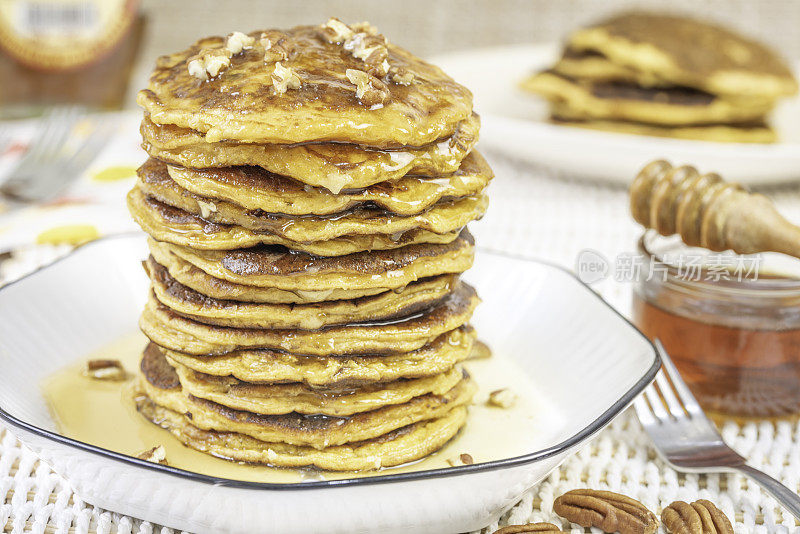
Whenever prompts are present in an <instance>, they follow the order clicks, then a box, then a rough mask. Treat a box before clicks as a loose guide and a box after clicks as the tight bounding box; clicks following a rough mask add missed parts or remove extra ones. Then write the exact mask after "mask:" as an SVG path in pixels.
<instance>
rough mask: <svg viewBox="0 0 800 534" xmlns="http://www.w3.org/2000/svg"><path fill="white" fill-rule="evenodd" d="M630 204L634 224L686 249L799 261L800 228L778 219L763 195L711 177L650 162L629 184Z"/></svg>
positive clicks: (689, 168)
mask: <svg viewBox="0 0 800 534" xmlns="http://www.w3.org/2000/svg"><path fill="white" fill-rule="evenodd" d="M630 203H631V204H630V206H631V213H632V214H633V218H634V219H636V222H638V223H639V224H641V225H642V226H644V227H646V228H652V229H654V230H656V231H657V232H658V233H660V234H662V235H672V234H679V235H680V236H681V238H682V239H683V242H684V243H686V244H687V245H689V246H695V247H703V248H707V249H709V250H713V251H716V252H720V251H723V250H729V249H730V250H733V251H734V252H737V253H739V254H755V253H758V252H781V253H783V254H788V255H789V256H794V257H796V258H800V227H798V226H795V225H794V224H792V223H790V222H789V221H787V220H786V219H785V218H783V216H782V215H781V214H780V213H778V211H777V210H776V209H775V205H774V204H773V203H772V201H771V200H769V199H768V198H767V197H765V196H764V195H759V194H755V193H751V192H750V191H748V190H747V189H746V188H744V187H743V186H741V185H739V184H732V183H728V182H725V181H724V180H723V179H722V178H721V177H720V176H719V175H718V174H715V173H708V174H700V173H699V172H697V169H695V168H694V167H691V166H688V165H684V166H681V167H673V166H672V165H670V164H669V163H668V162H666V161H663V160H658V161H654V162H652V163H650V164H648V165H647V166H646V167H645V168H644V169H642V170H641V171H640V172H639V174H638V175H637V176H636V178H635V179H634V181H633V184H631V187H630Z"/></svg>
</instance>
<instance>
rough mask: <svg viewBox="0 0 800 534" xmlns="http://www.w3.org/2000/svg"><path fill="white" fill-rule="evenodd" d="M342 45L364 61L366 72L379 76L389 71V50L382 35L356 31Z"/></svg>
mask: <svg viewBox="0 0 800 534" xmlns="http://www.w3.org/2000/svg"><path fill="white" fill-rule="evenodd" d="M342 47H343V48H344V49H345V50H347V51H349V52H350V53H351V54H353V57H355V58H356V59H360V60H361V61H363V62H364V65H365V66H366V70H367V72H369V73H370V74H372V75H373V76H376V77H378V78H381V77H383V76H386V75H387V74H388V73H389V61H388V60H389V50H388V49H387V48H386V41H385V39H384V37H383V36H382V35H369V34H366V33H363V32H362V33H356V34H353V36H352V37H351V38H349V39H347V40H345V42H344V45H342Z"/></svg>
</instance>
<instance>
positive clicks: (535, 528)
mask: <svg viewBox="0 0 800 534" xmlns="http://www.w3.org/2000/svg"><path fill="white" fill-rule="evenodd" d="M529 532H540V533H542V532H543V533H544V534H558V533H563V532H564V531H563V530H561V529H560V528H558V527H557V526H555V525H554V524H553V523H528V524H527V525H508V526H507V527H503V528H501V529H499V530H495V531H494V534H528V533H529Z"/></svg>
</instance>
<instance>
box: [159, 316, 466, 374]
mask: <svg viewBox="0 0 800 534" xmlns="http://www.w3.org/2000/svg"><path fill="white" fill-rule="evenodd" d="M475 345H476V341H475V330H474V329H472V327H470V326H462V327H460V328H456V329H455V330H451V331H450V332H446V333H444V334H442V335H440V336H439V337H438V338H436V339H434V340H433V341H432V342H430V343H429V344H427V345H425V346H424V347H422V348H419V349H417V350H415V351H412V352H408V353H405V354H397V355H389V356H351V357H345V356H299V355H296V354H289V353H287V352H282V351H272V350H238V351H235V352H231V353H229V354H222V355H219V356H194V355H190V354H185V353H183V352H177V351H173V350H169V349H163V348H161V350H162V351H163V352H164V354H166V356H167V358H168V359H169V360H170V361H171V362H176V363H179V364H180V365H183V366H185V367H187V368H189V369H192V370H194V371H198V372H200V373H204V374H207V375H214V376H221V377H227V376H231V377H234V378H237V379H239V380H242V381H245V382H251V383H261V384H279V383H286V382H300V383H303V384H306V385H308V386H311V387H354V386H364V385H368V384H375V383H377V382H391V381H393V380H399V379H401V378H422V377H429V376H434V375H437V374H439V373H444V372H447V371H448V370H449V369H452V367H453V366H454V365H455V364H457V363H458V362H461V361H464V360H466V359H468V358H470V357H471V352H472V350H473V347H474V346H475Z"/></svg>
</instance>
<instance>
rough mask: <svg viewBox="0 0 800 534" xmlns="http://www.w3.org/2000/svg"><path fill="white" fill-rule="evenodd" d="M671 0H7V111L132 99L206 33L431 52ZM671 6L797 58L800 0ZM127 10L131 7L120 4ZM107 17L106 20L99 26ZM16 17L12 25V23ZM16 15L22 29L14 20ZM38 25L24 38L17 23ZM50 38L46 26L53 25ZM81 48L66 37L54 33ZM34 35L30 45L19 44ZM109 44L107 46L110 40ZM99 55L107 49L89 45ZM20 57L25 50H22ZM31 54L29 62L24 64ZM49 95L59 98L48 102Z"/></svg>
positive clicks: (0, 66)
mask: <svg viewBox="0 0 800 534" xmlns="http://www.w3.org/2000/svg"><path fill="white" fill-rule="evenodd" d="M634 7H644V8H651V9H664V7H665V3H664V2H659V1H654V0H649V1H635V0H634V1H631V0H607V1H604V2H598V1H596V0H481V1H474V0H473V1H467V0H437V1H435V2H434V1H431V0H404V1H402V2H390V1H367V0H338V1H333V0H305V1H302V2H286V1H274V0H226V1H225V2H218V1H215V0H169V1H163V0H141V1H139V0H95V1H87V0H59V1H55V0H0V16H2V18H3V19H4V20H3V21H2V22H0V49H2V52H3V58H2V63H0V78H2V79H3V80H4V82H3V83H2V84H0V105H1V106H2V107H3V113H4V115H6V116H8V115H10V114H20V113H23V114H24V113H25V111H24V110H23V111H20V107H19V106H16V109H15V110H14V109H10V108H12V107H15V106H13V104H15V103H19V102H30V101H36V100H37V99H44V100H45V101H48V100H49V101H58V100H62V99H65V98H71V99H76V100H85V101H87V103H89V102H91V101H95V102H100V103H101V104H103V105H104V106H105V107H112V108H113V107H118V106H126V107H130V106H132V105H133V100H134V95H135V92H136V90H137V89H138V88H141V87H143V86H144V85H145V83H146V80H147V75H148V73H149V71H150V69H151V68H152V65H153V62H154V61H155V58H156V57H158V56H159V55H161V54H164V53H168V52H172V51H176V50H180V49H182V48H184V47H186V46H187V45H188V44H190V43H192V42H193V41H194V40H196V39H197V38H198V37H199V36H204V35H212V34H226V33H228V32H231V31H234V30H239V31H249V30H253V29H256V28H268V27H272V28H275V27H287V26H293V25H297V24H315V23H319V22H321V21H324V20H327V18H328V17H330V16H336V17H339V18H340V19H342V20H344V21H349V22H354V21H361V20H368V21H370V22H371V23H373V24H375V25H376V26H378V28H379V29H380V30H381V31H382V32H383V33H384V34H386V35H388V36H390V37H391V39H392V41H394V42H396V43H398V44H400V45H401V46H404V47H406V48H408V49H410V50H412V51H413V52H415V53H417V54H419V55H422V56H431V55H435V54H440V53H443V52H450V51H454V50H462V49H468V48H477V47H486V46H498V45H504V44H516V43H529V42H548V41H553V40H559V39H561V38H562V37H563V36H564V35H565V34H566V33H567V32H568V31H570V30H571V29H573V28H575V27H577V26H579V25H582V24H585V23H588V22H590V21H592V20H595V19H597V18H598V17H600V16H602V15H603V14H605V13H610V12H614V11H619V10H623V9H629V8H634ZM668 7H669V9H670V10H672V11H679V12H688V13H692V14H694V15H696V16H700V17H704V18H707V19H711V20H717V21H720V22H723V23H725V24H726V25H729V26H731V27H733V28H736V29H738V30H740V31H742V32H744V33H746V34H750V35H752V36H753V37H756V38H758V39H760V40H762V41H764V42H766V43H769V44H771V45H772V46H774V47H775V48H776V49H778V50H780V51H781V52H782V53H783V54H784V55H785V56H787V57H788V58H789V59H795V60H796V59H800V24H798V21H800V2H797V1H794V0H760V1H753V0H713V1H708V0H706V1H697V0H694V1H693V0H676V1H673V2H670V3H669V6H668ZM121 13H124V15H123V14H121ZM102 25H105V26H106V28H105V29H101V28H98V27H99V26H102ZM6 26H11V27H6ZM14 26H16V32H15V28H14ZM59 26H60V27H61V31H62V33H66V34H69V33H70V32H72V33H76V32H79V31H85V32H94V33H95V34H97V35H101V36H102V42H101V43H100V44H94V45H93V46H91V47H89V48H90V49H89V50H86V51H85V53H84V54H83V56H84V57H81V58H79V59H77V60H76V59H75V58H73V60H74V61H76V62H77V63H78V64H81V63H82V64H85V66H84V67H77V68H75V67H72V68H66V69H65V68H63V65H65V64H68V62H63V61H62V62H61V65H59V64H58V63H59V62H58V61H57V60H55V61H54V60H52V59H51V61H50V64H48V62H47V58H46V57H39V56H45V55H46V54H42V53H41V52H42V51H41V48H42V43H41V39H42V36H45V37H47V34H48V33H49V34H53V33H58V27H59ZM13 33H24V34H28V35H32V34H36V33H38V34H39V35H38V37H39V40H38V41H36V42H33V41H31V42H28V43H19V42H14V40H13V39H9V38H8V37H7V36H8V34H13ZM48 38H49V37H48ZM52 45H53V47H55V48H58V49H60V50H62V52H63V50H64V49H70V48H75V45H74V43H71V42H70V41H69V39H62V40H60V41H55V42H53V43H52ZM25 46H27V47H28V48H33V51H31V50H28V51H25V50H22V49H23V48H24V47H25ZM108 48H110V50H108ZM92 56H98V57H92ZM21 57H22V59H20V58H21ZM21 63H22V64H21ZM50 103H52V102H50Z"/></svg>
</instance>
